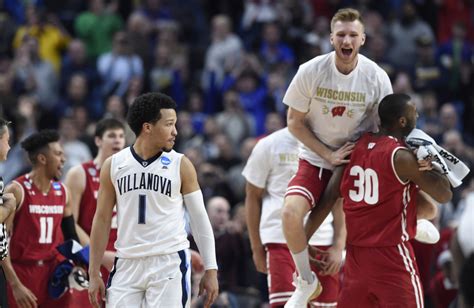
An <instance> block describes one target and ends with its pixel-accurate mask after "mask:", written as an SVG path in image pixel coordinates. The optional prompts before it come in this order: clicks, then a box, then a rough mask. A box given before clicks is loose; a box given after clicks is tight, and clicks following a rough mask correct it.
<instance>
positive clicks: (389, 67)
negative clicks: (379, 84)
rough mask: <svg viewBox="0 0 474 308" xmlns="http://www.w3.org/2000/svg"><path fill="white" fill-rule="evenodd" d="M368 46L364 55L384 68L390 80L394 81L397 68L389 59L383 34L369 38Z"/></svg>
mask: <svg viewBox="0 0 474 308" xmlns="http://www.w3.org/2000/svg"><path fill="white" fill-rule="evenodd" d="M366 46H367V47H366V49H365V50H364V51H363V54H364V55H365V56H367V57H369V59H372V61H374V62H375V63H377V64H378V65H379V66H380V67H381V68H383V70H384V71H385V72H386V73H387V75H388V77H390V80H394V79H395V73H396V67H395V65H393V63H392V62H391V61H390V60H389V58H388V49H387V47H388V46H387V39H386V38H385V36H384V35H382V34H374V35H372V36H367V41H366Z"/></svg>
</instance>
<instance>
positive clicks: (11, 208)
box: [0, 193, 16, 223]
mask: <svg viewBox="0 0 474 308" xmlns="http://www.w3.org/2000/svg"><path fill="white" fill-rule="evenodd" d="M2 198H3V204H2V205H0V223H4V222H5V221H6V220H7V219H8V218H9V217H10V215H12V214H14V212H15V209H16V199H15V196H14V195H13V194H12V193H8V194H4V195H3V197H2Z"/></svg>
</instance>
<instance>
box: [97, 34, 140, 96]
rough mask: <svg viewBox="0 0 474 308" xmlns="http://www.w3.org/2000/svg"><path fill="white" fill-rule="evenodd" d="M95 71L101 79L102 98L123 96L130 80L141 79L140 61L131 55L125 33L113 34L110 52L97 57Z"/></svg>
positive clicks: (128, 40)
mask: <svg viewBox="0 0 474 308" xmlns="http://www.w3.org/2000/svg"><path fill="white" fill-rule="evenodd" d="M97 70H98V71H99V74H100V77H101V79H102V91H101V95H102V97H107V96H109V95H118V96H123V95H124V94H125V92H126V91H127V89H128V87H129V83H130V80H131V79H132V78H134V77H143V63H142V60H141V59H140V57H138V56H137V55H136V54H133V53H132V51H131V45H130V39H129V37H128V35H127V33H126V32H117V33H115V35H114V41H113V48H112V51H111V52H108V53H104V54H102V55H101V56H100V57H99V59H98V60H97Z"/></svg>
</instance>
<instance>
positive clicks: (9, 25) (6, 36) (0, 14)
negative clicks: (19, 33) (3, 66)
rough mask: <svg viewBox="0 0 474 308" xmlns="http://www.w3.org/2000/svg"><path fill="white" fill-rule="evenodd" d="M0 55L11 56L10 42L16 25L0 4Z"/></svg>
mask: <svg viewBox="0 0 474 308" xmlns="http://www.w3.org/2000/svg"><path fill="white" fill-rule="evenodd" d="M0 29H2V31H0V57H4V56H8V57H13V50H12V42H13V38H14V36H15V33H16V29H17V25H16V23H15V21H14V20H13V18H11V16H10V15H9V14H8V13H7V12H5V11H4V10H3V7H2V5H1V4H0Z"/></svg>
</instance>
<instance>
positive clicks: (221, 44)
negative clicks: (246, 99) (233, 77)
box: [202, 15, 243, 89]
mask: <svg viewBox="0 0 474 308" xmlns="http://www.w3.org/2000/svg"><path fill="white" fill-rule="evenodd" d="M211 35H212V38H211V39H212V41H211V44H210V45H209V48H208V49H207V51H206V56H205V62H204V71H203V76H202V78H203V79H202V81H203V88H204V89H209V88H211V87H213V86H214V87H217V88H220V86H221V85H222V82H223V80H224V77H225V74H226V72H229V71H231V70H233V69H235V68H236V67H238V66H239V65H240V64H241V60H242V50H243V49H242V41H241V39H240V38H239V37H238V36H237V35H235V34H234V33H233V32H232V28H231V22H230V19H229V17H227V16H225V15H217V16H215V17H214V18H213V19H212V34H211Z"/></svg>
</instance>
